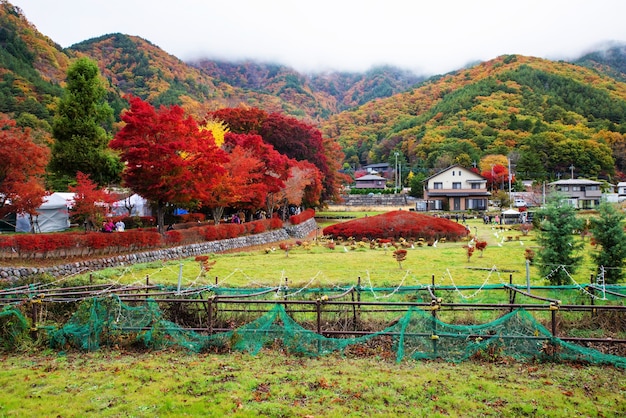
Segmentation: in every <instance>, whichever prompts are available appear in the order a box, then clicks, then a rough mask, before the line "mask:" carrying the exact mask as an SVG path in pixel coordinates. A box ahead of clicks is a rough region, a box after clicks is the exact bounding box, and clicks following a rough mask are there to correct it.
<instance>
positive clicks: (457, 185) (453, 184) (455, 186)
mask: <svg viewBox="0 0 626 418" xmlns="http://www.w3.org/2000/svg"><path fill="white" fill-rule="evenodd" d="M452 188H453V189H460V188H461V182H458V183H452Z"/></svg>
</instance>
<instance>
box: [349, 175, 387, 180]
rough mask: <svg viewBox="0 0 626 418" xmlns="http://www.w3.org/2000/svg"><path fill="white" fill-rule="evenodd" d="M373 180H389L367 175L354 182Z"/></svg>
mask: <svg viewBox="0 0 626 418" xmlns="http://www.w3.org/2000/svg"><path fill="white" fill-rule="evenodd" d="M372 180H385V181H386V180H387V179H386V178H384V177H381V176H377V175H375V174H367V175H365V176H361V177H359V178H358V179H354V181H372Z"/></svg>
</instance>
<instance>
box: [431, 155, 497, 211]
mask: <svg viewBox="0 0 626 418" xmlns="http://www.w3.org/2000/svg"><path fill="white" fill-rule="evenodd" d="M490 196H491V193H489V191H487V179H486V178H485V177H483V176H481V175H480V174H478V173H474V172H473V171H471V170H468V169H467V168H465V167H461V166H460V165H453V166H450V167H448V168H446V169H444V170H442V171H440V172H438V173H437V174H434V175H432V176H430V177H428V178H427V179H426V180H424V201H425V203H426V208H427V209H428V210H450V211H467V210H487V205H488V202H489V197H490Z"/></svg>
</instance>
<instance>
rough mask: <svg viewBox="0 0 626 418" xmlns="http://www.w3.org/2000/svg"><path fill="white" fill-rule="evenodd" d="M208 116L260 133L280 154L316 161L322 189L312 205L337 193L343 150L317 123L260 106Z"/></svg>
mask: <svg viewBox="0 0 626 418" xmlns="http://www.w3.org/2000/svg"><path fill="white" fill-rule="evenodd" d="M208 116H209V117H210V118H213V119H219V120H222V121H224V122H225V123H226V124H227V125H228V128H229V129H230V131H231V132H233V133H240V134H258V135H260V136H261V137H262V138H263V141H264V142H266V143H267V144H270V145H272V146H273V147H274V149H275V150H276V151H277V152H279V153H280V154H282V155H285V156H287V157H288V158H291V159H294V160H296V161H308V162H309V163H311V164H313V165H314V166H315V167H316V168H317V169H318V170H319V172H320V173H321V179H322V185H323V189H322V191H321V195H320V196H319V197H315V196H312V199H311V200H312V203H311V204H315V202H318V201H319V200H320V198H321V199H322V200H326V199H331V198H334V197H336V196H337V195H338V191H337V189H338V187H339V183H340V179H341V178H342V177H340V175H339V174H338V169H339V168H340V164H341V162H342V160H343V153H342V152H341V149H340V148H339V146H338V145H337V144H336V143H334V142H333V141H327V140H324V139H323V138H322V133H321V131H320V130H319V129H317V128H316V127H315V126H313V125H310V124H307V123H305V122H302V121H300V120H298V119H296V118H293V117H289V116H285V115H282V114H280V113H269V114H268V113H267V112H265V111H262V110H259V109H257V108H230V109H220V110H217V111H214V112H211V113H209V115H208ZM307 203H308V202H305V204H307Z"/></svg>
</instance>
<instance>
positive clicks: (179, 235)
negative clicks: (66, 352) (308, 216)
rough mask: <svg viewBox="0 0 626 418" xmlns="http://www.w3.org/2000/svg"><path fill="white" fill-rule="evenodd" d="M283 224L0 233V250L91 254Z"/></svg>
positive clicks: (233, 235)
mask: <svg viewBox="0 0 626 418" xmlns="http://www.w3.org/2000/svg"><path fill="white" fill-rule="evenodd" d="M281 227H282V222H281V220H280V219H278V218H272V219H261V220H258V221H253V222H247V223H243V224H219V225H201V226H197V227H193V228H188V229H184V230H172V231H167V232H166V233H165V236H164V237H163V236H161V235H160V234H159V233H158V232H157V231H156V229H154V228H151V229H145V230H142V229H134V230H126V231H125V232H113V233H104V232H88V233H76V232H71V233H67V232H66V233H50V234H19V235H7V236H0V256H2V253H5V256H6V254H7V253H8V254H11V253H12V252H16V253H17V255H18V256H20V257H34V256H35V255H38V256H42V257H60V256H75V255H90V254H110V253H115V252H120V251H137V250H149V249H153V248H159V247H165V246H172V245H186V244H193V243H198V242H203V241H215V240H220V239H227V238H236V237H239V236H243V235H250V234H259V233H261V232H265V231H268V230H272V229H278V228H281Z"/></svg>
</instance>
